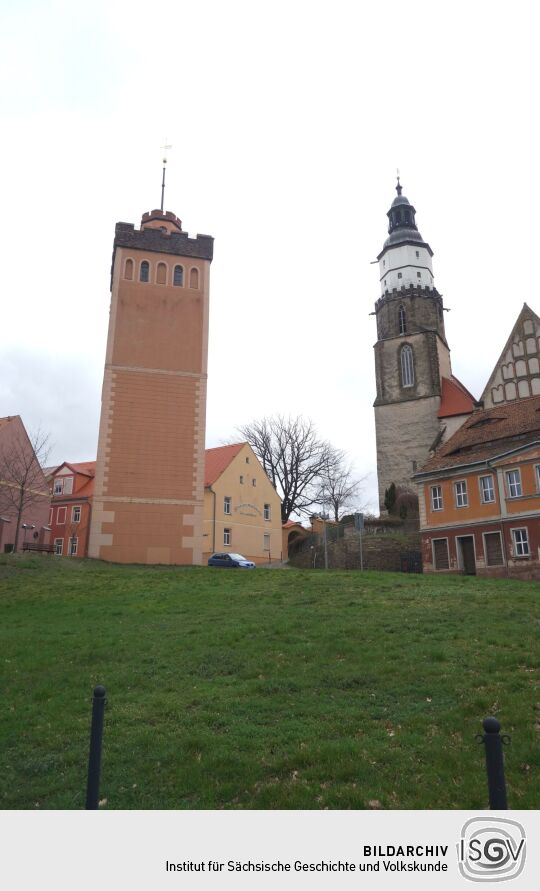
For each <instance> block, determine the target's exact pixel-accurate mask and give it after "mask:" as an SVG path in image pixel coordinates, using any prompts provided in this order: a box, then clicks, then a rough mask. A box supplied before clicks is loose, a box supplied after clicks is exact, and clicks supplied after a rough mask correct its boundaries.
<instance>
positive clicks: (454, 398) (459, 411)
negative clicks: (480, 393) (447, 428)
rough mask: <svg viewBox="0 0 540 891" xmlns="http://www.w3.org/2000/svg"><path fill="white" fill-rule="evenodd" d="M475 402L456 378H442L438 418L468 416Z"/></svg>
mask: <svg viewBox="0 0 540 891" xmlns="http://www.w3.org/2000/svg"><path fill="white" fill-rule="evenodd" d="M475 404H476V400H475V398H474V396H472V395H471V394H470V393H469V391H468V390H467V388H466V387H464V386H463V384H462V383H461V381H458V379H457V377H454V376H453V375H452V377H443V379H442V388H441V405H440V408H439V411H438V412H437V417H438V418H451V417H452V416H454V415H468V414H470V413H471V412H472V411H474V406H475Z"/></svg>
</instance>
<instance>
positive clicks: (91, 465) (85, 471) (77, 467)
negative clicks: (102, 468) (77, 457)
mask: <svg viewBox="0 0 540 891" xmlns="http://www.w3.org/2000/svg"><path fill="white" fill-rule="evenodd" d="M62 467H69V469H70V470H72V471H73V472H74V473H82V475H83V476H91V477H94V476H95V475H96V462H95V461H80V462H79V463H78V464H72V463H71V461H63V462H62V464H58V466H57V467H51V468H49V469H50V470H51V471H54V473H56V472H57V471H58V470H60V469H61V468H62Z"/></svg>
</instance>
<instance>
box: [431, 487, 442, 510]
mask: <svg viewBox="0 0 540 891" xmlns="http://www.w3.org/2000/svg"><path fill="white" fill-rule="evenodd" d="M435 490H437V494H435ZM442 509H443V497H442V486H432V487H431V510H442Z"/></svg>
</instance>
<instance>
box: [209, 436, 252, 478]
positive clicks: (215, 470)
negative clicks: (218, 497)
mask: <svg viewBox="0 0 540 891" xmlns="http://www.w3.org/2000/svg"><path fill="white" fill-rule="evenodd" d="M245 445H247V443H245V442H237V443H235V444H234V445H226V446H219V447H218V448H216V449H206V452H205V465H204V485H205V486H211V485H212V483H215V481H216V480H217V478H218V477H219V476H221V474H222V473H223V471H224V470H225V469H226V468H227V467H228V466H229V464H230V463H231V461H232V459H233V458H236V456H237V454H238V452H240V451H241V450H242V449H243V448H244V446H245Z"/></svg>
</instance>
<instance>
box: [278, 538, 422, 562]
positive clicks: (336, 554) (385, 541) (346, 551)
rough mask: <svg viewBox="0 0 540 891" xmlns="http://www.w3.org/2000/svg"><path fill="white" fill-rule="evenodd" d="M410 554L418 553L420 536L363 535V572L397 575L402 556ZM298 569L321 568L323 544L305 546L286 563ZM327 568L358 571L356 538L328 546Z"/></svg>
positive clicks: (358, 552)
mask: <svg viewBox="0 0 540 891" xmlns="http://www.w3.org/2000/svg"><path fill="white" fill-rule="evenodd" d="M409 551H420V533H418V532H413V533H405V534H399V535H397V534H392V533H388V532H387V533H384V534H383V535H364V536H362V555H363V565H364V569H372V570H388V571H393V572H399V571H400V569H401V557H402V556H403V555H404V554H406V553H407V552H409ZM289 562H290V564H291V566H296V567H299V568H304V569H308V568H311V569H313V568H315V569H323V568H324V547H323V545H322V544H317V545H314V546H313V547H309V546H308V547H306V548H305V549H304V550H302V551H301V552H300V553H298V554H296V555H295V556H294V557H293V558H291V560H290V561H289ZM328 567H329V569H360V541H359V538H358V537H356V538H352V537H347V538H342V539H340V540H339V541H336V542H329V543H328Z"/></svg>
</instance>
